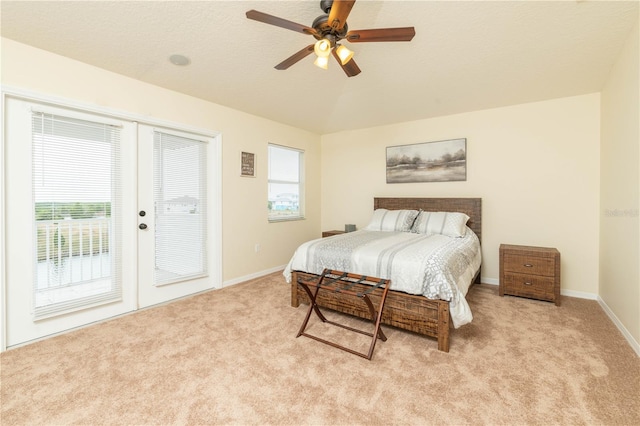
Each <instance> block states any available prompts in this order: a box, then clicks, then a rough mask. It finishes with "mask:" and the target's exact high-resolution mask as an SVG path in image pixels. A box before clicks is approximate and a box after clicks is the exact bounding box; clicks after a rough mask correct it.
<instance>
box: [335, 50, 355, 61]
mask: <svg viewBox="0 0 640 426" xmlns="http://www.w3.org/2000/svg"><path fill="white" fill-rule="evenodd" d="M336 55H338V58H340V63H341V64H342V65H346V63H347V62H349V61H350V60H351V59H352V58H353V52H352V51H351V50H349V49H347V48H346V47H344V46H343V45H339V46H338V47H337V48H336Z"/></svg>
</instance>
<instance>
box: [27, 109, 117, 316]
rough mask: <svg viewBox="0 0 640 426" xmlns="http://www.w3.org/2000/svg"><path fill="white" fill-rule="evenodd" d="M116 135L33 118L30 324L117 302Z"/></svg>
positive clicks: (95, 125) (82, 124) (75, 122)
mask: <svg viewBox="0 0 640 426" xmlns="http://www.w3.org/2000/svg"><path fill="white" fill-rule="evenodd" d="M120 133H121V128H120V127H118V126H114V125H111V124H105V123H99V122H92V121H85V120H79V119H75V118H70V117H63V116H58V115H52V114H44V113H41V112H37V111H33V113H32V149H33V151H32V152H33V154H32V161H33V203H34V213H35V223H34V227H35V231H36V241H35V250H34V254H33V256H34V258H33V262H34V265H36V269H35V275H34V283H33V302H34V317H35V318H36V319H39V318H44V317H48V316H51V315H53V314H56V313H60V312H65V311H68V310H71V309H78V308H82V307H86V306H89V305H93V304H99V303H107V302H112V301H115V300H119V299H120V298H121V297H122V282H121V273H120V264H121V262H120V260H119V256H120V253H119V251H118V244H119V243H118V241H119V239H120V238H121V225H120V223H121V219H120V206H119V201H120V193H121V189H120V179H119V176H120V172H119V167H120Z"/></svg>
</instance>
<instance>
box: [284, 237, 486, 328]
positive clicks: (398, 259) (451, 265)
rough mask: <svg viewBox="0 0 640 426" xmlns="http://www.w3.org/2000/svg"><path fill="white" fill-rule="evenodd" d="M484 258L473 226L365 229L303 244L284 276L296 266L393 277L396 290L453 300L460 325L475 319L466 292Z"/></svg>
mask: <svg viewBox="0 0 640 426" xmlns="http://www.w3.org/2000/svg"><path fill="white" fill-rule="evenodd" d="M480 263H481V254H480V242H479V240H478V237H477V236H476V235H475V234H474V233H473V231H471V229H469V228H467V232H466V233H465V235H464V236H463V237H461V238H452V237H447V236H444V235H430V236H426V235H423V234H413V233H409V232H383V231H366V230H362V231H356V232H350V233H346V234H341V235H336V236H333V237H329V238H321V239H317V240H312V241H308V242H306V243H304V244H302V245H301V246H300V247H298V249H297V250H296V252H295V253H294V255H293V257H292V258H291V260H290V261H289V264H288V265H287V267H286V268H285V270H284V276H285V278H286V280H287V282H289V283H290V282H291V271H303V272H309V273H313V274H317V275H320V274H321V273H322V271H323V270H324V269H325V268H330V269H336V270H339V271H347V272H352V273H355V274H362V275H369V276H373V277H378V278H388V279H390V280H391V289H392V290H397V291H403V292H406V293H410V294H418V295H423V296H425V297H427V298H429V299H442V300H447V301H449V302H450V303H449V308H450V312H451V319H452V321H453V325H454V327H456V328H458V327H460V326H462V325H464V324H467V323H469V322H471V320H472V319H473V316H472V314H471V310H470V309H469V305H468V304H467V301H466V299H465V297H464V296H465V295H466V293H467V290H468V289H469V284H470V282H471V279H472V278H473V276H474V274H475V273H476V271H477V270H478V268H479V267H480Z"/></svg>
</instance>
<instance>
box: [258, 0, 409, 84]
mask: <svg viewBox="0 0 640 426" xmlns="http://www.w3.org/2000/svg"><path fill="white" fill-rule="evenodd" d="M355 2H356V1H355V0H321V1H320V9H322V11H323V12H324V14H322V15H320V16H318V17H317V18H316V19H315V20H314V21H313V24H311V27H307V26H306V25H302V24H298V23H295V22H292V21H288V20H286V19H282V18H278V17H277V16H273V15H268V14H266V13H262V12H258V11H257V10H250V11H248V12H247V18H249V19H253V20H255V21H259V22H264V23H265V24H270V25H275V26H276V27H281V28H285V29H287V30H292V31H296V32H299V33H303V34H308V35H312V36H313V37H314V38H315V39H316V40H317V41H316V42H315V43H313V44H310V45H309V46H307V47H305V48H303V49H302V50H300V51H298V52H296V53H294V54H293V55H291V56H290V57H288V58H287V59H285V60H284V61H282V62H280V63H279V64H278V65H276V66H275V68H276V69H277V70H286V69H287V68H289V67H290V66H291V65H293V64H295V63H296V62H298V61H300V60H301V59H303V58H305V57H307V56H308V55H310V54H311V52H315V54H316V55H317V58H316V60H315V62H314V64H316V65H317V66H319V67H320V68H324V69H327V66H328V62H329V56H330V55H333V57H334V58H336V60H337V61H338V63H339V64H340V66H341V67H342V69H343V70H344V72H345V74H347V76H348V77H353V76H356V75H358V74H360V68H359V67H358V65H357V64H356V62H355V61H354V60H353V52H352V51H350V50H349V49H347V48H346V47H345V46H344V45H342V44H340V41H342V40H346V41H348V42H350V43H364V42H373V41H411V40H412V39H413V36H414V35H415V34H416V31H415V29H414V28H413V27H401V28H378V29H371V30H352V31H349V29H348V27H347V17H348V16H349V13H350V12H351V9H352V8H353V5H354V3H355Z"/></svg>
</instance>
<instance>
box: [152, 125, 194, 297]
mask: <svg viewBox="0 0 640 426" xmlns="http://www.w3.org/2000/svg"><path fill="white" fill-rule="evenodd" d="M153 152H154V161H153V164H154V179H153V182H154V207H155V227H154V228H155V278H154V283H155V285H163V284H169V283H174V282H178V281H184V280H187V279H191V278H196V277H202V276H204V275H206V274H207V186H206V182H207V143H206V142H203V141H200V140H195V139H190V138H186V137H182V136H176V135H173V134H168V133H163V132H159V131H155V132H154V149H153Z"/></svg>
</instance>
